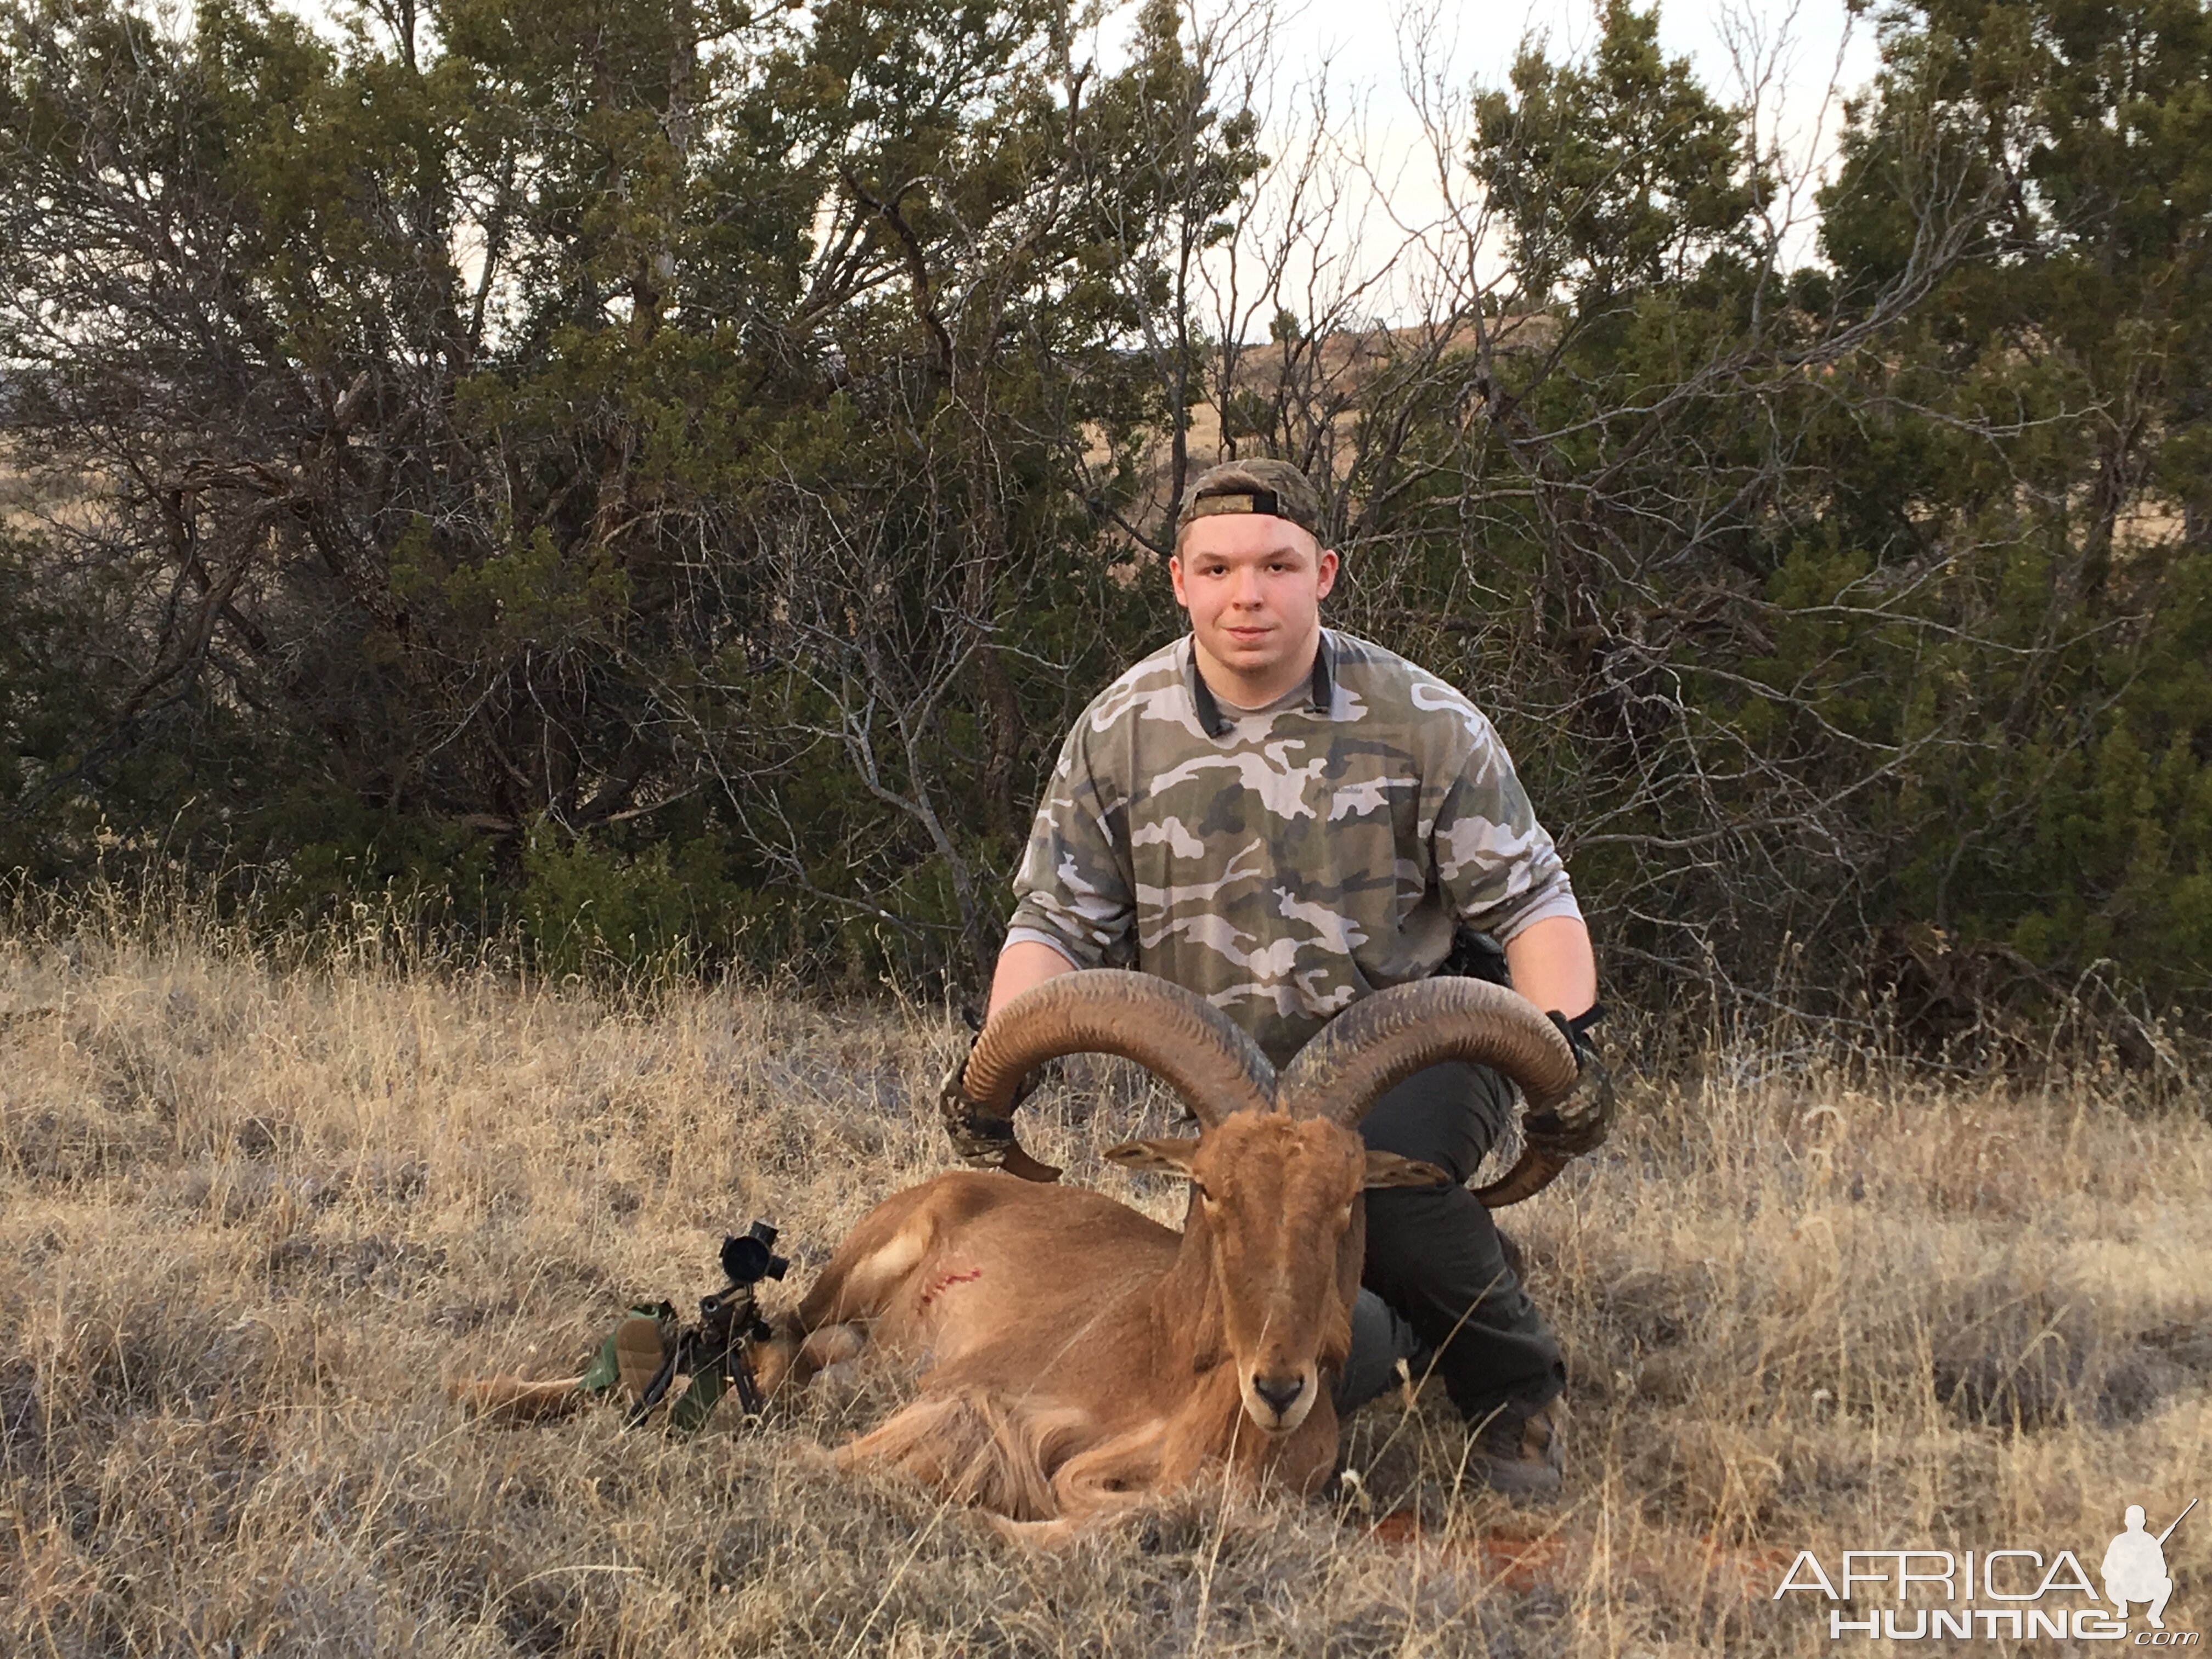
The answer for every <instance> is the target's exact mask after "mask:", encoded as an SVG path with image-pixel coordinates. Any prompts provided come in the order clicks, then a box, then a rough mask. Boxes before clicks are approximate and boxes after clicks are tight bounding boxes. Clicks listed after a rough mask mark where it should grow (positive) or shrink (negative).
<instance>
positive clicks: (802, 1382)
mask: <svg viewBox="0 0 2212 1659" xmlns="http://www.w3.org/2000/svg"><path fill="white" fill-rule="evenodd" d="M867 1341H868V1328H867V1327H866V1325H864V1324H862V1323H861V1322H860V1321H858V1320H852V1321H848V1322H846V1323H844V1324H841V1325H824V1326H823V1327H822V1328H820V1329H819V1330H816V1331H801V1330H800V1329H799V1322H798V1320H797V1318H796V1317H795V1316H793V1315H790V1314H786V1315H784V1316H782V1317H781V1318H780V1319H778V1320H777V1321H775V1331H774V1334H772V1335H771V1336H770V1337H769V1340H767V1341H765V1342H756V1343H754V1344H753V1345H752V1346H750V1348H748V1349H747V1350H746V1351H745V1360H746V1363H747V1364H749V1365H750V1366H751V1368H752V1375H753V1386H754V1387H755V1388H756V1389H759V1390H760V1395H761V1398H762V1399H763V1400H767V1399H769V1398H771V1397H773V1396H774V1395H775V1393H776V1392H777V1391H778V1390H779V1389H783V1388H786V1387H789V1388H793V1389H799V1388H804V1387H805V1386H806V1384H807V1383H811V1382H812V1381H813V1380H814V1378H815V1376H817V1374H818V1373H820V1372H822V1371H825V1370H829V1367H830V1366H832V1365H836V1364H842V1363H844V1362H845V1361H847V1360H848V1359H854V1358H858V1357H859V1356H860V1350H861V1349H862V1348H864V1347H866V1346H867Z"/></svg>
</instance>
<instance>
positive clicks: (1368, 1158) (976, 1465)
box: [756, 1113, 1443, 1539]
mask: <svg viewBox="0 0 2212 1659" xmlns="http://www.w3.org/2000/svg"><path fill="white" fill-rule="evenodd" d="M1108 1157H1109V1158H1113V1159H1114V1160H1115V1162H1117V1163H1120V1164H1124V1165H1125V1166H1127V1167H1131V1168H1138V1169H1151V1170H1163V1171H1170V1172H1174V1173H1177V1174H1182V1175H1187V1176H1188V1177H1189V1178H1190V1179H1191V1181H1192V1182H1193V1195H1192V1202H1191V1207H1190V1212H1189V1214H1188V1218H1187V1219H1186V1222H1185V1226H1184V1231H1182V1233H1181V1234H1180V1235H1178V1234H1176V1233H1175V1232H1173V1231H1170V1230H1169V1229H1167V1228H1165V1227H1163V1226H1161V1225H1158V1223H1156V1222H1153V1221H1152V1220H1149V1219H1147V1218H1146V1217H1144V1216H1141V1215H1139V1214H1138V1213H1137V1212H1135V1211H1134V1210H1133V1209H1130V1208H1129V1207H1128V1206H1126V1205H1123V1204H1119V1203H1116V1202H1115V1201H1114V1200H1111V1199H1109V1198H1107V1197H1105V1196H1103V1194H1098V1193H1095V1192H1089V1191H1085V1190H1084V1189H1082V1188H1069V1187H1060V1186H1041V1185H1036V1184H1033V1183H1031V1182H1024V1181H1018V1180H1016V1179H1015V1178H1013V1177H1012V1176H1006V1175H1003V1174H999V1173H989V1174H981V1173H970V1172H963V1173H959V1174H953V1175H945V1176H939V1177H937V1178H936V1179H935V1180H933V1181H929V1182H923V1183H922V1184H921V1185H920V1186H918V1187H912V1188H908V1189H907V1190H905V1191H904V1192H902V1193H898V1194H895V1195H894V1196H892V1197H891V1198H890V1199H887V1200H884V1202H883V1203H882V1204H880V1205H878V1206H877V1207H876V1208H875V1209H874V1210H872V1211H871V1212H869V1213H868V1214H867V1215H866V1217H864V1218H862V1219H861V1221H860V1225H858V1226H856V1227H854V1230H853V1231H852V1233H851V1234H850V1235H849V1236H848V1237H847V1238H846V1239H845V1241H844V1243H842V1245H840V1246H839V1248H838V1249H837V1252H836V1255H835V1256H834V1257H833V1258H832V1259H831V1261H830V1262H829V1266H828V1267H825V1268H824V1269H823V1273H822V1275H821V1277H820V1278H819V1279H817V1280H816V1282H815V1284H814V1285H813V1286H812V1288H811V1290H810V1291H808V1292H807V1294H806V1296H805V1299H804V1300H803V1301H802V1302H801V1303H800V1304H799V1307H798V1309H797V1310H795V1311H794V1312H793V1313H792V1314H789V1315H787V1316H785V1318H784V1319H783V1320H782V1321H781V1324H780V1328H779V1329H778V1332H777V1334H776V1336H775V1339H774V1340H773V1341H771V1342H770V1343H769V1344H766V1345H763V1346H764V1351H763V1352H758V1353H757V1364H756V1371H757V1376H759V1378H760V1380H761V1382H762V1383H763V1387H764V1388H765V1389H775V1388H777V1387H780V1386H793V1387H795V1386H802V1385H804V1383H805V1382H806V1381H807V1379H808V1378H809V1377H810V1376H812V1375H813V1374H814V1373H815V1372H816V1371H817V1370H820V1369H821V1368H822V1367H823V1365H825V1364H829V1363H833V1356H834V1358H837V1359H842V1358H848V1357H850V1355H851V1354H852V1352H854V1336H855V1335H856V1334H863V1333H864V1334H865V1335H866V1340H867V1342H868V1344H869V1346H871V1347H872V1349H874V1350H876V1351H877V1352H881V1353H884V1354H885V1355H887V1356H889V1357H892V1358H897V1359H900V1360H902V1361H904V1362H906V1363H908V1364H920V1365H922V1366H924V1367H925V1368H926V1369H925V1370H924V1374H923V1376H922V1383H921V1397H920V1398H919V1399H917V1400H916V1401H915V1402H914V1403H913V1404H911V1405H909V1406H908V1407H906V1408H905V1409H903V1410H902V1411H900V1412H899V1413H896V1414H895V1415H894V1416H892V1417H891V1418H890V1419H889V1420H888V1421H887V1422H885V1423H884V1425H882V1426H881V1427H879V1428H878V1429H877V1430H875V1431H873V1432H872V1433H871V1434H868V1435H866V1436H864V1437H861V1438H860V1439H859V1440H856V1441H854V1443H852V1444H851V1445H849V1446H848V1447H847V1448H845V1449H844V1450H843V1451H842V1453H841V1454H840V1455H839V1461H840V1462H841V1463H842V1464H844V1465H845V1466H847V1467H852V1466H855V1465H860V1464H867V1463H877V1464H883V1465H888V1466H890V1467H893V1468H899V1469H902V1470H904V1471H905V1472H907V1473H908V1474H912V1475H914V1476H915V1477H917V1478H918V1479H920V1480H923V1481H925V1482H927V1484H929V1485H930V1486H933V1487H935V1488H937V1489H938V1490H939V1491H940V1492H944V1493H945V1494H946V1495H947V1496H948V1497H951V1498H956V1499H957V1500H959V1501H961V1502H964V1503H969V1504H975V1505H977V1506H979V1507H981V1508H982V1509H984V1510H988V1511H990V1512H991V1513H993V1514H994V1515H995V1516H1000V1517H1003V1518H1004V1519H1005V1520H1006V1522H1010V1523H1014V1524H1012V1526H1011V1527H1010V1528H1009V1529H1010V1530H1012V1531H1015V1532H1016V1533H1018V1534H1020V1535H1024V1536H1028V1537H1031V1538H1037V1539H1045V1538H1053V1537H1058V1536H1061V1535H1064V1534H1065V1533H1066V1531H1067V1530H1068V1529H1069V1528H1072V1527H1073V1526H1075V1525H1079V1524H1080V1523H1081V1522H1084V1521H1085V1520H1088V1519H1091V1518H1095V1517H1096V1516H1099V1515H1102V1514H1104V1513H1108V1512H1110V1511H1111V1510H1115V1509H1117V1508H1121V1507H1124V1506H1127V1505H1128V1504H1132V1503H1135V1502H1139V1501H1142V1500H1143V1499H1145V1498H1147V1497H1149V1496H1151V1495H1152V1494H1154V1493H1158V1492H1165V1491H1169V1490H1171V1489H1173V1488H1175V1487H1176V1486H1181V1485H1182V1484H1184V1483H1185V1482H1187V1481H1188V1480H1191V1479H1192V1478H1193V1477H1194V1476H1196V1475H1197V1474H1200V1472H1201V1471H1203V1470H1206V1469H1208V1468H1223V1469H1225V1470H1226V1472H1227V1473H1228V1474H1229V1476H1230V1478H1231V1480H1236V1481H1238V1482H1240V1483H1243V1484H1246V1485H1249V1486H1257V1485H1261V1484H1279V1485H1282V1486H1288V1487H1290V1488H1291V1489H1293V1490H1295V1491H1298V1492H1310V1491H1312V1490H1313V1489H1314V1488H1315V1487H1316V1486H1319V1485H1320V1484H1321V1483H1322V1481H1323V1480H1326V1479H1327V1478H1328V1474H1329V1471H1330V1469H1331V1468H1332V1466H1333V1465H1334V1462H1335V1456H1336V1426H1337V1425H1336V1415H1335V1412H1334V1409H1333V1408H1332V1407H1331V1406H1330V1404H1329V1400H1328V1389H1329V1386H1330V1383H1331V1382H1332V1381H1333V1380H1334V1376H1335V1374H1336V1372H1337V1371H1338V1370H1339V1369H1340V1367H1341V1366H1342V1365H1343V1364H1344V1360H1345V1358H1346V1352H1347V1350H1348V1347H1349V1345H1350V1341H1351V1323H1350V1318H1351V1308H1352V1297H1353V1296H1354V1295H1355V1294H1356V1293H1357V1291H1358V1284H1359V1267H1360V1257H1361V1254H1362V1250H1363V1249H1364V1238H1365V1225H1364V1213H1363V1210H1362V1206H1361V1204H1360V1193H1361V1191H1362V1189H1363V1188H1364V1187H1365V1186H1367V1185H1379V1184H1397V1185H1403V1184H1413V1183H1416V1182H1419V1183H1428V1182H1436V1181H1438V1180H1441V1179H1442V1178H1443V1177H1442V1176H1441V1175H1440V1174H1439V1173H1438V1172H1437V1171H1436V1170H1431V1169H1430V1168H1428V1167H1427V1166H1426V1165H1422V1164H1410V1163H1408V1162H1407V1160H1404V1159H1399V1158H1390V1157H1389V1156H1388V1155H1387V1154H1375V1155H1370V1154H1367V1153H1366V1152H1364V1148H1363V1147H1362V1146H1361V1145H1360V1142H1359V1139H1358V1136H1357V1135H1355V1134H1353V1133H1351V1132H1350V1131H1348V1130H1346V1129H1344V1128H1341V1127H1338V1126H1337V1125H1335V1124H1333V1123H1329V1122H1327V1121H1322V1120H1318V1119H1304V1120H1292V1119H1291V1118H1289V1117H1287V1116H1283V1115H1273V1114H1260V1113H1239V1114H1237V1115H1232V1116H1231V1117H1229V1118H1227V1119H1225V1121H1223V1122H1222V1123H1221V1124H1220V1125H1219V1126H1218V1127H1215V1128H1212V1129H1210V1130H1208V1131H1207V1132H1206V1133H1205V1134H1204V1135H1203V1136H1201V1137H1200V1139H1198V1140H1195V1141H1144V1142H1132V1143H1130V1144H1128V1145H1127V1146H1120V1147H1116V1148H1115V1149H1113V1151H1112V1152H1109V1153H1108ZM1293 1380H1295V1381H1296V1382H1297V1384H1298V1386H1297V1392H1296V1395H1295V1397H1294V1398H1292V1399H1291V1400H1290V1401H1287V1402H1286V1403H1285V1404H1284V1406H1283V1407H1282V1408H1281V1410H1280V1411H1278V1409H1277V1407H1276V1406H1275V1405H1274V1404H1273V1403H1272V1402H1270V1401H1268V1400H1267V1398H1266V1397H1265V1395H1263V1394H1262V1393H1261V1392H1260V1391H1258V1389H1257V1388H1256V1387H1255V1381H1256V1382H1258V1383H1267V1385H1269V1386H1271V1387H1273V1388H1274V1389H1276V1390H1277V1391H1278V1392H1280V1391H1281V1390H1282V1389H1285V1388H1287V1387H1289V1386H1290V1384H1291V1383H1292V1381H1293Z"/></svg>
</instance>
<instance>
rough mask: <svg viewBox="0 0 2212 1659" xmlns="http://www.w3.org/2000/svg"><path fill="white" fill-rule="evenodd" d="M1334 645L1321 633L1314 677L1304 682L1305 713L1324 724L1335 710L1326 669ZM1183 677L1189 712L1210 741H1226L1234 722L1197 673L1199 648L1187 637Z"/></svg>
mask: <svg viewBox="0 0 2212 1659" xmlns="http://www.w3.org/2000/svg"><path fill="white" fill-rule="evenodd" d="M1333 649H1334V641H1333V640H1332V639H1331V638H1330V636H1329V631H1328V629H1326V628H1324V629H1322V630H1321V643H1320V645H1319V646H1318V647H1316V649H1315V652H1314V665H1313V677H1312V678H1310V679H1309V680H1308V681H1307V682H1306V701H1305V712H1306V713H1307V714H1314V715H1318V716H1319V717H1320V718H1322V720H1327V719H1328V716H1329V713H1330V711H1331V710H1332V709H1334V708H1335V706H1336V674H1335V671H1334V669H1333V668H1332V667H1331V666H1330V665H1329V656H1330V653H1331V652H1332V650H1333ZM1182 676H1183V684H1184V686H1185V688H1186V689H1187V690H1188V691H1189V693H1190V703H1191V708H1193V709H1194V710H1195V711H1196V713H1197V714H1198V723H1199V724H1200V726H1203V727H1205V728H1206V736H1207V737H1209V738H1225V737H1227V736H1228V735H1229V732H1230V729H1231V727H1232V726H1235V725H1236V724H1237V722H1236V721H1235V720H1231V718H1230V717H1229V716H1228V715H1227V714H1225V713H1223V712H1222V708H1221V703H1220V701H1219V700H1218V698H1216V697H1215V696H1214V695H1213V690H1212V687H1211V686H1209V685H1207V684H1206V676H1205V675H1203V674H1201V673H1200V672H1199V671H1198V647H1197V646H1196V645H1195V644H1194V643H1193V642H1192V641H1191V640H1190V639H1189V637H1188V635H1185V637H1184V640H1183V656H1182Z"/></svg>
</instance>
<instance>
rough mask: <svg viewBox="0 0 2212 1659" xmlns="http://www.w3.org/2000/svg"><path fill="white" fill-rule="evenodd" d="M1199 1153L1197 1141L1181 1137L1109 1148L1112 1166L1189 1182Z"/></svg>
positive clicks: (1133, 1142)
mask: <svg viewBox="0 0 2212 1659" xmlns="http://www.w3.org/2000/svg"><path fill="white" fill-rule="evenodd" d="M1197 1152H1198V1142H1197V1140H1196V1139H1194V1138H1190V1137H1185V1136H1181V1135H1177V1136H1173V1137H1170V1139H1164V1140H1125V1141H1123V1142H1122V1143H1121V1145H1120V1146H1109V1147H1108V1148H1107V1149H1106V1154H1105V1156H1106V1161H1107V1162H1108V1163H1109V1164H1120V1165H1121V1167H1122V1168H1123V1169H1125V1170H1143V1171H1145V1173H1146V1174H1147V1175H1168V1176H1183V1177H1185V1178H1186V1179H1188V1177H1189V1175H1190V1160H1191V1159H1192V1158H1194V1156H1196V1154H1197Z"/></svg>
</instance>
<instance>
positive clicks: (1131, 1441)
mask: <svg viewBox="0 0 2212 1659" xmlns="http://www.w3.org/2000/svg"><path fill="white" fill-rule="evenodd" d="M1164 1429H1165V1425H1163V1424H1159V1423H1148V1424H1146V1425H1145V1426H1144V1427H1143V1428H1141V1429H1133V1430H1130V1431H1127V1432H1126V1433H1122V1434H1117V1435H1115V1437H1113V1438H1112V1439H1111V1440H1109V1441H1106V1442H1104V1443H1102V1444H1099V1445H1097V1446H1093V1447H1091V1448H1090V1449H1088V1450H1085V1451H1080V1452H1078V1453H1077V1454H1076V1455H1074V1456H1073V1457H1071V1458H1069V1459H1068V1460H1067V1461H1066V1462H1064V1463H1062V1464H1061V1465H1060V1467H1059V1468H1057V1469H1055V1470H1054V1471H1053V1476H1052V1492H1053V1497H1054V1499H1055V1500H1056V1501H1057V1503H1058V1505H1059V1509H1060V1513H1061V1514H1062V1515H1064V1516H1069V1517H1071V1518H1081V1517H1084V1516H1091V1515H1095V1514H1096V1513H1097V1512H1098V1511H1100V1510H1109V1509H1116V1508H1124V1507H1127V1505H1128V1504H1132V1503H1135V1502H1139V1501H1141V1500H1142V1499H1144V1498H1148V1497H1149V1496H1151V1494H1152V1492H1153V1490H1154V1489H1155V1488H1156V1487H1157V1486H1158V1484H1159V1477H1160V1443H1161V1441H1162V1439H1163V1437H1164Z"/></svg>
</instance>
